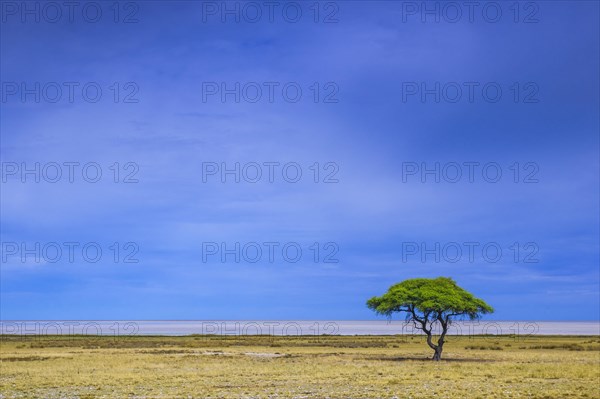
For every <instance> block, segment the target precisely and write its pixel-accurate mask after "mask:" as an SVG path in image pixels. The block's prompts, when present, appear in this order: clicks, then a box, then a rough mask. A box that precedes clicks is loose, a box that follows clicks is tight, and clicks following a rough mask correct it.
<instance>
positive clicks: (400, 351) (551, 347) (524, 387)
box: [0, 336, 600, 399]
mask: <svg viewBox="0 0 600 399" xmlns="http://www.w3.org/2000/svg"><path fill="white" fill-rule="evenodd" d="M1 338H2V341H1V346H0V361H1V363H0V398H2V399H7V398H87V399H91V398H119V399H123V398H393V397H396V398H400V399H404V398H433V397H436V398H482V399H483V398H486V399H487V398H557V399H558V398H560V399H563V398H599V397H600V391H599V389H600V338H599V337H549V336H537V337H527V338H526V339H523V338H519V337H509V336H503V337H493V336H488V337H471V338H469V337H449V339H448V342H447V344H446V346H445V348H444V357H445V360H443V361H441V362H431V361H429V360H427V359H428V358H429V357H430V356H431V351H430V350H429V349H428V348H427V346H426V344H425V343H424V339H423V338H422V337H420V336H412V337H401V336H361V337H355V336H351V337H349V336H346V337H344V336H319V337H315V336H312V337H308V336H304V337H267V336H246V337H216V336H213V337H206V336H189V337H119V338H114V337H81V336H77V337H73V336H71V337H67V336H63V337H56V336H54V337H53V336H46V337H26V338H24V337H14V336H13V337H10V336H2V337H1Z"/></svg>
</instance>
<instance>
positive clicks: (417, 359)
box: [373, 356, 497, 363]
mask: <svg viewBox="0 0 600 399" xmlns="http://www.w3.org/2000/svg"><path fill="white" fill-rule="evenodd" d="M373 360H382V361H388V362H424V363H425V362H428V363H444V362H448V363H455V362H456V363H469V362H475V363H493V362H496V361H497V360H494V359H478V358H452V357H448V358H442V359H441V360H439V361H437V362H434V361H433V360H431V357H423V356H381V357H374V358H373Z"/></svg>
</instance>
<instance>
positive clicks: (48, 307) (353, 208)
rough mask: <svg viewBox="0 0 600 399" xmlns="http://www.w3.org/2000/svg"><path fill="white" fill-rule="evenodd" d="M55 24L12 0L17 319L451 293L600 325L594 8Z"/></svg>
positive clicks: (4, 110)
mask: <svg viewBox="0 0 600 399" xmlns="http://www.w3.org/2000/svg"><path fill="white" fill-rule="evenodd" d="M23 4H26V5H25V6H24V5H23ZM57 4H58V5H57ZM61 4H62V2H58V3H52V5H47V4H46V3H42V2H35V1H34V2H27V3H22V2H12V1H2V2H1V9H0V11H1V14H0V18H1V29H0V45H1V48H0V57H1V59H0V67H1V71H0V75H1V81H2V86H1V87H0V97H1V99H0V101H1V103H0V106H1V110H0V128H1V135H0V138H1V142H0V157H1V163H2V176H1V178H2V181H1V186H0V187H1V193H0V199H1V206H0V210H1V232H0V241H1V247H0V249H1V258H2V259H1V263H0V288H1V290H0V313H1V314H0V319H2V320H15V319H19V320H36V319H45V320H49V319H52V320H67V319H68V320H75V319H76V320H97V319H110V320H115V319H118V320H173V319H186V320H211V319H219V320H228V319H247V320H252V319H256V320H369V319H377V318H378V316H376V315H375V314H373V313H372V312H371V311H370V310H369V309H367V308H366V306H365V302H366V300H367V299H368V298H370V297H372V296H374V295H380V294H382V293H383V292H385V290H387V288H388V287H389V286H391V285H392V284H394V283H397V282H400V281H402V280H405V279H409V278H416V277H437V276H447V277H452V278H453V279H455V280H456V281H457V283H458V284H459V285H460V286H461V287H464V288H465V289H467V290H469V291H471V292H472V293H474V294H475V295H476V296H477V297H480V298H483V299H484V300H486V302H488V303H489V304H490V305H492V306H493V307H494V308H495V310H496V312H495V313H494V314H493V315H491V316H486V318H487V319H496V320H598V319H599V312H600V308H599V306H600V305H599V303H600V300H599V299H600V298H599V296H600V272H599V265H600V249H599V242H600V237H599V226H600V220H599V203H600V199H599V181H600V177H599V170H600V164H599V148H600V147H599V131H600V126H599V112H600V111H599V109H600V102H599V91H600V90H599V89H600V83H599V73H598V71H599V70H600V62H599V48H600V45H599V40H600V39H599V38H600V32H599V5H598V2H594V1H572V2H566V1H564V2H563V1H548V2H545V1H540V2H520V3H512V2H497V3H496V2H481V3H480V5H479V6H477V8H474V9H469V8H468V7H467V6H465V5H464V4H463V3H461V2H458V3H444V2H427V3H422V2H400V1H398V2H383V1H371V2H363V1H337V2H320V3H315V2H292V3H287V2H278V3H277V4H276V5H274V6H273V8H271V6H270V5H268V3H266V2H251V3H247V2H227V3H224V2H193V1H170V2H166V1H139V2H120V3H118V4H117V6H115V5H114V2H104V1H98V2H80V3H78V5H76V6H74V7H75V8H73V9H68V8H67V7H66V6H64V5H61ZM422 4H424V5H422ZM449 4H450V5H449ZM457 4H458V5H457ZM515 4H517V6H515ZM23 7H29V8H28V9H23Z"/></svg>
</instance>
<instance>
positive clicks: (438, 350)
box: [431, 345, 442, 361]
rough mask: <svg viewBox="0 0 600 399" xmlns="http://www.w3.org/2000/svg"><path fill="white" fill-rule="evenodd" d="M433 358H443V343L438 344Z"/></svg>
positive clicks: (437, 359) (436, 359)
mask: <svg viewBox="0 0 600 399" xmlns="http://www.w3.org/2000/svg"><path fill="white" fill-rule="evenodd" d="M431 360H435V361H439V360H442V345H438V346H437V347H436V348H435V352H434V353H433V357H432V358H431Z"/></svg>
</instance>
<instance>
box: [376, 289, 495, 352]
mask: <svg viewBox="0 0 600 399" xmlns="http://www.w3.org/2000/svg"><path fill="white" fill-rule="evenodd" d="M367 306H368V307H369V308H370V309H372V310H374V311H375V312H377V313H378V314H383V315H386V316H388V317H391V315H392V313H394V312H406V313H407V315H406V320H407V321H412V322H413V323H414V325H415V327H416V328H418V329H419V330H423V332H424V333H425V334H427V344H428V345H429V347H430V348H431V349H433V350H434V351H435V353H434V354H433V358H432V360H440V359H441V358H442V350H443V347H444V338H445V337H446V333H447V332H448V327H449V326H450V324H451V322H452V319H469V320H475V319H478V318H479V317H480V316H481V315H482V314H486V313H492V312H493V311H494V309H493V308H492V307H491V306H490V305H488V304H487V303H485V302H484V301H483V300H481V299H479V298H475V297H474V296H473V294H471V293H470V292H468V291H466V290H464V289H462V288H461V287H459V286H458V285H457V284H456V282H455V281H454V280H452V279H451V278H448V277H438V278H433V279H431V278H414V279H410V280H405V281H403V282H401V283H398V284H395V285H392V286H391V287H390V289H389V290H388V291H387V292H386V293H385V294H383V295H382V296H376V297H373V298H371V299H369V300H368V301H367ZM436 323H439V325H440V326H441V334H440V337H439V339H438V341H437V345H436V344H434V343H433V338H432V329H433V327H434V325H436Z"/></svg>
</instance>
